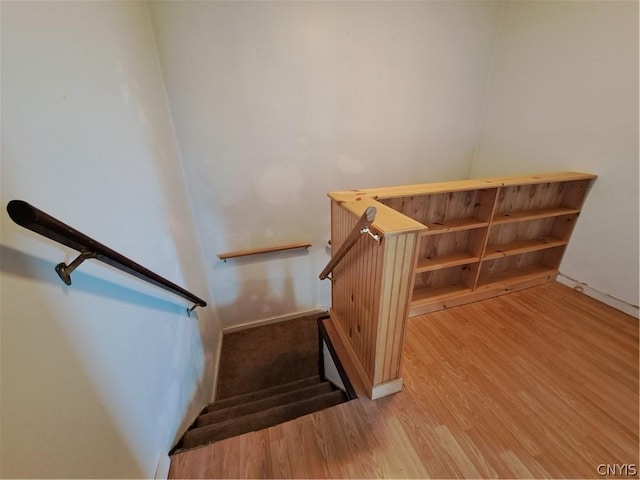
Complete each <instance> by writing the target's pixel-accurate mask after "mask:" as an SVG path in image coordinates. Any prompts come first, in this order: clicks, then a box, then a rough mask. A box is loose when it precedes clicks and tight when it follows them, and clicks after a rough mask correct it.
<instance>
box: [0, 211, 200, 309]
mask: <svg viewBox="0 0 640 480" xmlns="http://www.w3.org/2000/svg"><path fill="white" fill-rule="evenodd" d="M7 212H8V213H9V216H10V217H11V219H12V220H13V221H14V222H16V223H17V224H18V225H20V226H22V227H24V228H27V229H29V230H32V231H34V232H36V233H39V234H40V235H43V236H45V237H47V238H50V239H52V240H55V241H56V242H58V243H61V244H63V245H66V246H67V247H70V248H73V249H74V250H77V251H79V252H80V255H78V257H77V258H76V259H75V260H74V261H73V262H71V263H70V264H69V265H67V264H65V263H64V262H63V263H59V264H58V265H56V268H55V270H56V272H57V273H58V276H59V277H60V278H61V279H62V281H63V282H64V283H66V284H67V285H71V272H73V271H74V270H75V269H76V267H78V265H80V264H81V263H82V262H83V261H85V260H87V259H89V258H95V259H96V260H100V261H101V262H103V263H106V264H107V265H111V266H112V267H115V268H117V269H118V270H122V271H123V272H126V273H128V274H129V275H133V276H134V277H136V278H139V279H141V280H145V281H147V282H149V283H151V284H153V285H155V286H156V287H160V288H163V289H164V290H168V291H169V292H171V293H173V294H175V295H178V296H180V297H182V298H185V299H187V300H190V301H191V302H193V303H194V305H193V307H191V308H188V309H187V312H191V311H193V309H194V308H196V307H206V306H207V302H205V301H204V300H202V299H201V298H199V297H197V296H195V295H194V294H193V293H191V292H189V291H188V290H185V289H184V288H182V287H180V286H178V285H176V284H175V283H173V282H171V281H169V280H167V279H166V278H164V277H161V276H160V275H158V274H157V273H154V272H152V271H151V270H149V269H147V268H145V267H143V266H142V265H140V264H138V263H136V262H134V261H133V260H131V259H129V258H127V257H125V256H124V255H122V254H120V253H118V252H116V251H115V250H112V249H111V248H109V247H107V246H105V245H103V244H102V243H100V242H98V241H96V240H94V239H92V238H91V237H89V236H87V235H85V234H84V233H82V232H79V231H78V230H76V229H75V228H72V227H70V226H69V225H67V224H65V223H62V222H61V221H60V220H58V219H57V218H55V217H52V216H51V215H49V214H47V213H45V212H43V211H42V210H39V209H37V208H36V207H34V206H33V205H30V204H29V203H27V202H25V201H23V200H11V201H10V202H9V204H8V205H7Z"/></svg>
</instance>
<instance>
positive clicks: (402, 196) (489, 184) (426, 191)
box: [330, 172, 596, 316]
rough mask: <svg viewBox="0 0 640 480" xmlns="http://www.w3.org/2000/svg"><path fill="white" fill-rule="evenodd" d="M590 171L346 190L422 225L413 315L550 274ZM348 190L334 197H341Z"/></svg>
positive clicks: (516, 287)
mask: <svg viewBox="0 0 640 480" xmlns="http://www.w3.org/2000/svg"><path fill="white" fill-rule="evenodd" d="M595 178H596V176H595V175H590V174H584V173H574V172H563V173H552V174H542V175H530V176H520V177H494V178H483V179H477V180H465V181H455V182H443V183H431V184H423V185H410V186H405V187H389V188H380V189H368V190H357V191H353V192H350V193H351V194H352V195H353V196H354V197H356V198H362V196H367V197H370V198H373V199H375V200H377V201H378V202H380V203H381V204H383V205H386V206H388V207H390V208H392V209H393V210H395V211H396V212H398V213H400V214H402V215H403V216H406V217H409V218H411V219H413V220H416V221H417V222H419V223H421V224H422V225H424V226H425V229H424V230H423V231H422V232H420V237H421V238H420V243H419V246H418V249H417V250H418V251H417V258H416V263H415V269H414V279H413V284H414V286H413V293H412V297H411V300H410V309H409V315H410V316H413V315H418V314H422V313H427V312H432V311H436V310H441V309H443V308H448V307H453V306H456V305H462V304H464V303H468V302H470V301H475V300H480V299H484V298H489V297H491V296H494V295H500V294H503V293H508V292H510V291H515V290H519V289H522V288H526V287H528V286H532V285H536V284H540V283H543V282H546V281H548V280H551V279H554V278H555V276H556V274H557V273H558V267H559V265H560V261H561V260H562V255H563V253H564V250H565V248H566V246H567V244H568V243H569V238H570V236H571V232H572V231H573V227H574V226H575V223H576V220H577V219H578V215H579V213H580V209H581V208H582V204H583V202H584V199H585V196H586V193H587V191H588V189H589V186H590V184H591V182H592V181H593V180H594V179H595ZM348 193H349V192H340V194H341V195H338V196H339V197H340V199H341V200H344V199H345V198H344V197H345V195H346V194H348ZM330 196H331V194H330ZM374 227H375V223H374Z"/></svg>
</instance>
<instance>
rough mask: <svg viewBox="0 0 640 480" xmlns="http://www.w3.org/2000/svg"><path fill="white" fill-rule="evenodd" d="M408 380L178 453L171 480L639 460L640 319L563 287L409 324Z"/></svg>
mask: <svg viewBox="0 0 640 480" xmlns="http://www.w3.org/2000/svg"><path fill="white" fill-rule="evenodd" d="M337 349H338V351H339V353H341V350H342V349H341V347H340V346H339V345H337ZM341 357H342V354H341ZM345 366H346V368H347V370H348V371H349V370H350V369H351V366H350V365H348V364H347V365H345ZM402 376H403V378H404V382H405V387H404V389H403V391H402V392H400V393H398V394H395V395H392V396H390V397H385V398H382V399H379V400H376V401H371V400H368V399H366V398H360V399H358V400H354V401H351V402H349V403H345V404H342V405H339V406H337V407H334V408H331V409H328V410H325V411H322V412H318V413H314V414H312V415H308V416H305V417H302V418H299V419H297V420H294V421H291V422H288V423H285V424H282V425H278V426H275V427H272V428H269V429H267V430H263V431H260V432H253V433H249V434H245V435H242V436H240V437H236V438H231V439H228V440H224V441H222V442H219V443H216V444H213V445H210V446H208V447H204V448H200V449H196V450H192V451H188V452H184V453H182V454H179V455H176V456H174V457H173V459H172V462H171V470H170V477H171V478H382V477H384V478H428V477H431V478H496V477H501V478H567V477H569V478H603V477H601V476H600V475H599V474H598V466H599V465H607V464H609V465H614V464H618V465H623V464H626V465H629V464H633V465H635V466H636V468H637V467H638V464H639V463H640V462H639V457H638V320H637V319H635V318H633V317H630V316H628V315H625V314H623V313H620V312H618V311H617V310H614V309H611V308H609V307H607V306H606V305H604V304H601V303H599V302H596V301H595V300H592V299H591V298H589V297H587V296H585V295H582V294H580V293H578V292H575V291H573V290H571V289H569V288H567V287H565V286H562V285H560V284H557V283H550V284H547V285H543V286H540V287H534V288H530V289H528V290H525V291H522V292H517V293H513V294H510V295H505V296H503V297H498V298H494V299H491V300H485V301H483V302H477V303H473V304H469V305H465V306H462V307H457V308H453V309H451V310H443V311H440V312H436V313H431V314H427V315H422V316H418V317H414V318H412V319H410V321H409V327H408V330H407V335H406V345H405V349H404V366H403V372H402ZM350 378H353V379H355V378H356V376H355V375H350ZM356 387H357V385H356ZM600 469H601V471H604V468H603V467H600ZM618 471H619V470H618ZM628 472H629V471H628V470H627V473H628ZM619 477H624V478H632V477H625V475H619ZM635 478H638V475H637V473H636V474H635Z"/></svg>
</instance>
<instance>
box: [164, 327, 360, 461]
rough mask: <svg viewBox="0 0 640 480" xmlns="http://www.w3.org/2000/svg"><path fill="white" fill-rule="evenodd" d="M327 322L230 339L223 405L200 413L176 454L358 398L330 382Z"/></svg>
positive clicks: (221, 386) (221, 384)
mask: <svg viewBox="0 0 640 480" xmlns="http://www.w3.org/2000/svg"><path fill="white" fill-rule="evenodd" d="M323 318H324V317H320V318H317V317H315V316H310V317H304V318H299V319H296V320H291V321H286V322H281V323H278V324H273V325H268V326H262V327H256V328H253V329H249V330H243V331H240V332H236V333H230V334H227V335H225V336H224V338H223V344H222V355H221V361H220V363H221V370H220V376H219V378H218V390H217V397H216V398H217V400H216V401H215V402H213V403H211V404H209V405H208V406H207V407H205V408H204V409H203V410H202V412H200V415H199V416H198V417H197V418H196V420H195V421H194V422H193V424H192V425H191V426H190V427H189V429H188V430H187V432H186V433H185V434H184V435H183V437H182V438H181V440H180V441H179V442H178V444H177V445H176V446H175V447H174V449H173V451H172V454H175V453H178V452H180V451H184V450H190V449H193V448H197V447H201V446H204V445H207V444H210V443H214V442H218V441H220V440H224V439H226V438H230V437H235V436H237V435H242V434H244V433H248V432H252V431H257V430H262V429H264V428H268V427H272V426H274V425H278V424H280V423H284V422H288V421H290V420H293V419H295V418H298V417H301V416H303V415H308V414H310V413H313V412H317V411H319V410H324V409H325V408H329V407H333V406H335V405H338V404H340V403H343V402H346V401H348V400H349V399H352V398H355V393H354V392H353V389H352V387H351V385H350V383H349V381H348V379H346V377H345V379H346V382H343V381H336V379H335V378H333V379H332V380H333V382H334V383H332V382H331V381H329V380H327V379H325V367H324V366H323V365H322V364H323V363H324V365H325V366H326V360H323V358H324V357H323V356H322V352H323V351H324V350H327V348H329V347H327V345H326V342H328V343H329V344H330V343H331V342H330V340H329V339H328V338H322V340H321V339H320V332H321V331H323V332H324V327H320V324H321V322H322V320H323ZM322 335H326V332H324V333H322ZM323 342H325V343H323ZM322 345H325V347H322ZM332 348H333V347H332V346H331V347H330V349H332ZM331 355H332V356H333V355H334V353H332V354H331ZM334 361H335V359H334ZM337 363H338V364H339V360H338V361H337ZM340 368H342V367H341V366H340ZM328 377H331V375H328ZM342 383H345V385H346V384H348V387H345V385H342ZM336 385H339V387H338V386H336Z"/></svg>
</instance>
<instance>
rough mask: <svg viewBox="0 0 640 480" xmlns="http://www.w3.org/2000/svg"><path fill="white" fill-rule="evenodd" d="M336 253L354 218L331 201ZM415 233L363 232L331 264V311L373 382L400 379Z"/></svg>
mask: <svg viewBox="0 0 640 480" xmlns="http://www.w3.org/2000/svg"><path fill="white" fill-rule="evenodd" d="M331 208H332V210H331V215H332V230H331V245H332V252H333V253H335V252H336V251H337V250H338V249H339V248H340V246H341V245H342V243H343V242H344V241H345V239H346V238H347V236H348V235H349V233H350V232H351V230H352V229H353V228H354V226H355V225H356V223H357V220H358V219H357V218H356V217H355V216H354V215H353V214H352V213H351V212H349V211H348V210H346V209H344V208H342V207H341V206H340V205H339V204H338V203H337V202H335V201H333V202H332V207H331ZM418 242H419V234H418V233H416V232H409V233H404V234H399V235H388V236H385V237H384V238H383V239H382V241H381V243H379V244H378V243H376V242H375V241H374V240H373V239H371V238H369V237H368V236H365V237H363V238H361V239H360V240H359V241H358V242H357V243H356V244H355V246H354V248H353V249H352V250H351V251H350V252H349V253H348V254H347V255H346V256H345V258H344V259H343V261H342V262H341V263H340V264H339V265H338V266H337V267H336V269H335V272H334V275H333V278H334V283H333V287H332V310H333V312H335V314H336V320H337V321H338V322H339V324H340V327H341V328H342V330H343V332H344V334H345V336H346V337H347V339H348V341H349V343H350V345H351V348H352V349H353V351H354V353H355V355H356V356H357V360H358V361H359V363H360V365H361V366H362V369H363V370H364V372H365V373H366V375H367V377H368V379H369V382H370V384H371V385H372V386H376V385H379V384H382V383H385V382H388V381H390V380H394V379H397V378H399V376H400V363H401V358H402V348H403V343H404V331H405V325H406V321H407V318H408V310H409V303H410V296H411V291H412V289H413V282H414V275H413V271H414V269H415V263H416V261H417V247H418Z"/></svg>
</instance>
